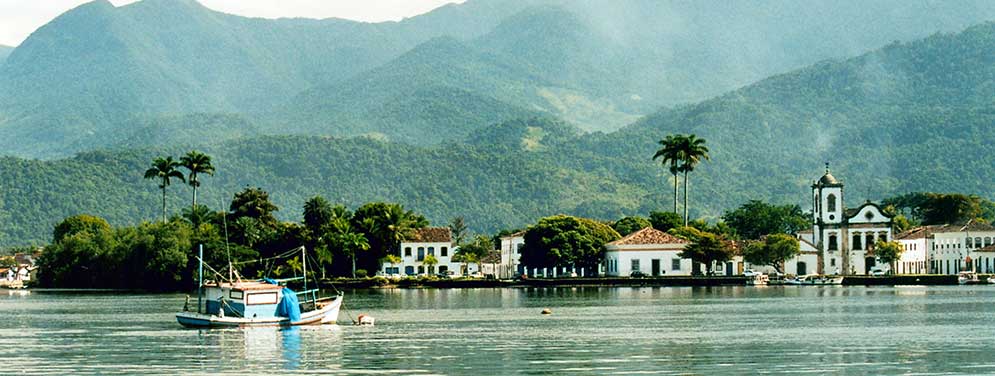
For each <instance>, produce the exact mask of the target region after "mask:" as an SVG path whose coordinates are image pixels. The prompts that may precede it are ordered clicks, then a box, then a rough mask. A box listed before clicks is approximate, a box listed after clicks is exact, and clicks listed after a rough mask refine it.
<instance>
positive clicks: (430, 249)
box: [428, 247, 435, 256]
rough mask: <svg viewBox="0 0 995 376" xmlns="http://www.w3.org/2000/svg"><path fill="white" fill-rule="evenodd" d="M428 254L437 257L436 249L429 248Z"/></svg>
mask: <svg viewBox="0 0 995 376" xmlns="http://www.w3.org/2000/svg"><path fill="white" fill-rule="evenodd" d="M428 254H430V255H432V256H435V247H428Z"/></svg>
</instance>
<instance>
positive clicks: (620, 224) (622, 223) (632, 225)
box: [612, 217, 652, 236]
mask: <svg viewBox="0 0 995 376" xmlns="http://www.w3.org/2000/svg"><path fill="white" fill-rule="evenodd" d="M650 226H652V224H651V223H650V221H649V220H648V219H646V218H643V217H625V218H622V219H619V220H618V221H615V223H613V224H612V228H613V229H615V231H617V232H618V233H619V235H622V236H625V235H629V234H631V233H633V232H636V231H639V230H642V229H644V228H647V227H650Z"/></svg>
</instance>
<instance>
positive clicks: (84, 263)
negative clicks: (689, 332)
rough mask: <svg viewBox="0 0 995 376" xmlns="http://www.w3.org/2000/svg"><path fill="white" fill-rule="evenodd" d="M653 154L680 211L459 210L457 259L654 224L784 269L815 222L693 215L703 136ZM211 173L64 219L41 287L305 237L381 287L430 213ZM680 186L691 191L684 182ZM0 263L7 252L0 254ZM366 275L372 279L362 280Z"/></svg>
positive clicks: (139, 285) (985, 216) (235, 260)
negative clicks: (177, 194)
mask: <svg viewBox="0 0 995 376" xmlns="http://www.w3.org/2000/svg"><path fill="white" fill-rule="evenodd" d="M647 159H652V160H656V161H659V162H661V166H662V168H664V169H665V170H666V171H667V172H668V173H669V174H671V183H672V184H673V187H674V197H673V198H674V203H673V211H664V210H660V211H652V212H650V213H647V215H646V216H626V217H623V218H618V219H616V220H611V221H605V220H600V219H590V218H581V217H575V216H568V215H553V216H549V217H544V218H540V219H538V220H537V222H536V223H534V224H532V225H529V226H526V227H525V228H514V229H506V230H502V231H500V232H498V233H495V234H470V232H469V231H468V229H467V226H466V224H465V221H464V219H463V218H461V217H456V218H452V219H451V220H450V221H449V223H447V224H446V227H448V228H449V230H450V231H451V234H452V242H453V245H454V247H453V249H454V255H453V258H454V261H459V262H463V263H477V264H479V263H481V262H482V261H483V260H485V259H487V258H488V257H493V256H494V252H496V251H495V244H497V243H499V242H498V239H499V238H500V237H502V236H506V235H509V234H512V233H523V234H524V238H525V245H524V248H523V249H522V256H521V263H522V265H524V266H526V267H529V268H554V267H572V268H586V270H598V267H599V265H600V264H601V262H602V259H603V256H604V251H605V250H604V245H605V244H606V243H609V242H611V241H614V240H617V239H619V238H621V237H622V236H624V235H627V234H629V233H632V232H634V231H637V230H640V229H643V228H646V227H653V228H654V229H657V230H660V231H663V232H666V233H668V234H671V235H673V236H675V237H678V238H681V239H685V240H687V241H688V242H689V243H690V244H689V245H688V246H687V247H686V248H685V249H684V251H683V252H682V253H681V257H683V258H688V259H691V260H692V262H694V263H697V264H700V265H703V266H704V268H705V269H706V270H707V272H710V267H711V265H713V263H715V262H721V261H725V260H728V259H730V258H731V257H732V256H733V255H741V256H743V257H744V259H745V260H746V261H747V262H749V263H751V264H754V265H770V266H773V267H775V268H778V267H779V265H780V264H781V263H783V262H784V260H787V259H789V258H791V257H793V256H794V255H795V254H797V253H798V252H799V245H798V240H797V239H796V238H795V237H794V236H793V235H792V234H794V233H796V232H797V231H799V230H802V229H804V228H806V227H808V226H809V225H810V221H809V214H807V213H805V212H803V211H802V209H801V208H800V207H799V206H798V205H791V204H787V205H779V204H772V203H767V202H763V201H760V200H751V201H748V202H746V203H743V204H742V205H741V206H739V207H738V208H736V209H733V210H729V211H726V212H725V213H724V214H723V215H722V216H721V218H720V219H719V220H717V221H713V222H709V221H706V220H704V219H691V218H688V211H687V208H688V207H689V205H690V200H689V197H690V192H689V188H688V181H689V179H690V176H691V173H692V172H693V171H694V170H695V169H696V168H697V167H698V166H699V164H700V163H702V162H704V161H708V160H709V154H708V148H707V147H706V146H705V140H703V139H700V138H697V137H696V136H695V135H670V136H668V137H666V138H664V139H663V140H661V141H660V149H659V150H656V151H655V154H653V155H652V158H647ZM214 172H215V168H214V165H213V163H212V160H211V157H210V156H208V155H206V154H203V153H200V152H197V151H191V152H189V153H187V154H186V155H184V156H182V157H181V158H179V159H178V160H176V159H173V158H172V157H160V158H155V159H154V160H153V161H152V163H151V165H150V167H149V168H148V169H147V170H146V171H145V172H144V178H146V179H149V180H151V181H153V182H154V183H155V184H156V187H157V188H158V189H159V190H160V191H161V196H162V201H161V203H160V204H161V205H160V206H161V218H159V220H157V221H149V222H143V223H140V224H137V225H133V226H122V227H116V228H115V227H112V226H111V225H110V224H109V223H108V222H107V221H106V220H104V219H102V218H100V217H99V216H95V215H90V214H79V215H74V216H70V217H67V218H65V219H64V220H62V221H61V222H60V223H58V224H57V225H56V226H55V227H54V229H53V232H52V240H51V243H50V244H49V245H47V246H45V247H43V248H42V249H41V251H40V255H39V257H38V260H37V266H38V273H37V278H36V279H35V281H34V283H35V285H36V286H40V287H57V288H123V289H142V290H152V291H178V290H187V289H190V288H192V287H194V286H195V283H196V280H195V277H196V275H195V274H194V271H195V270H196V267H195V266H196V263H197V259H196V257H195V255H196V253H195V249H196V248H197V246H198V245H203V247H204V248H205V250H206V252H205V257H204V261H205V262H206V263H207V264H208V265H213V266H216V267H227V266H229V263H230V265H231V267H233V268H237V269H238V270H239V272H240V273H241V275H243V276H245V277H249V278H257V277H262V276H272V277H284V276H291V275H299V274H300V273H301V272H302V270H303V269H304V268H303V264H302V262H303V260H301V259H299V258H294V259H291V260H289V261H288V262H286V263H284V264H282V265H276V264H273V263H271V262H267V260H271V259H273V258H274V256H276V255H279V254H282V253H284V252H285V251H287V250H289V249H292V248H296V247H299V246H302V245H303V246H305V247H306V248H307V249H308V250H309V251H311V254H313V255H314V256H315V257H313V258H311V259H309V260H308V263H309V264H308V267H307V270H308V272H309V273H314V275H313V276H314V277H316V278H321V279H325V280H333V279H336V278H350V279H352V281H354V282H352V283H353V284H358V285H364V284H369V285H371V286H372V285H382V284H386V283H391V282H385V280H384V279H376V278H375V277H374V274H376V271H379V270H382V266H383V265H384V264H393V263H397V262H398V257H399V254H398V252H399V249H398V247H399V245H400V243H401V242H402V241H404V240H406V239H408V238H409V237H410V236H411V235H412V234H413V232H414V231H415V230H417V229H421V228H425V227H428V226H429V225H430V223H429V221H428V220H427V219H426V218H425V217H424V216H423V215H421V214H419V213H416V212H413V211H410V210H407V209H405V208H404V206H403V205H401V204H398V203H389V202H369V203H366V204H362V205H359V206H358V207H356V208H353V209H350V208H348V207H346V206H345V205H343V204H333V203H331V202H329V201H328V200H326V199H325V198H323V197H321V196H314V197H312V198H310V199H309V200H307V201H306V202H305V204H304V206H303V208H302V218H303V220H301V221H300V222H282V221H279V220H277V219H276V218H275V217H274V215H273V213H274V212H276V211H278V210H280V208H278V207H277V206H276V205H275V204H273V203H272V202H271V201H270V199H269V193H268V192H267V191H265V190H263V189H262V188H257V187H246V188H245V189H244V190H242V191H240V192H238V193H236V194H234V196H233V197H232V199H231V201H230V203H229V205H228V207H227V208H221V209H220V210H219V209H218V208H211V207H209V206H207V205H203V204H201V203H198V202H197V190H198V188H199V187H200V186H201V184H202V181H203V180H204V178H205V177H209V176H211V175H213V173H214ZM136 175H137V174H136ZM176 183H182V184H184V185H186V186H188V187H189V189H190V195H191V196H190V197H191V203H190V206H188V207H184V208H181V209H180V211H179V212H178V213H177V212H171V211H170V208H168V207H167V200H166V196H167V195H168V194H169V193H170V191H171V189H172V188H173V186H174V185H175V184H176ZM680 183H683V188H684V189H683V192H680V191H679V190H678V188H679V185H680ZM679 193H683V199H684V200H683V209H684V210H683V213H680V208H679V200H678V197H679ZM882 203H883V207H884V210H885V211H887V212H888V213H889V215H892V216H893V217H892V218H893V221H892V223H893V226H894V231H895V232H896V233H898V232H901V231H904V230H907V229H909V228H912V227H913V226H917V225H928V224H939V223H957V222H962V221H965V220H977V221H986V222H990V221H992V220H995V203H992V202H991V201H989V200H985V199H983V198H979V197H978V196H973V195H964V194H957V193H951V194H944V193H928V192H921V193H909V194H905V195H900V196H896V197H891V198H887V199H885V200H883V202H882ZM679 213H680V214H679ZM681 214H683V215H681ZM876 250H877V255H878V257H879V258H880V259H881V260H882V261H884V262H894V261H895V260H897V259H898V258H899V257H900V254H901V252H902V250H901V247H898V246H897V245H896V244H888V242H883V243H882V244H878V245H876ZM8 251H23V250H22V249H17V248H15V249H11V250H8ZM3 260H4V259H3V258H0V262H2V261H3ZM429 261H430V260H429ZM357 278H358V279H357ZM363 279H369V281H370V282H362V280H363ZM433 279H434V277H432V276H425V277H421V278H408V279H406V280H405V281H404V282H401V283H400V285H436V286H460V285H466V286H475V285H476V284H480V283H484V282H464V283H462V284H460V283H459V282H455V281H440V282H433ZM673 280H674V281H676V279H673ZM355 281H358V282H355ZM612 281H615V280H614V279H603V281H602V282H603V283H604V284H608V285H611V284H618V283H620V282H617V281H616V282H612ZM716 281H717V282H714V283H716V284H721V283H723V282H722V281H721V280H716ZM490 283H492V284H493V283H496V282H490ZM535 283H541V282H535ZM547 283H552V282H547ZM577 283H581V282H577ZM644 283H646V282H644ZM661 283H665V282H661Z"/></svg>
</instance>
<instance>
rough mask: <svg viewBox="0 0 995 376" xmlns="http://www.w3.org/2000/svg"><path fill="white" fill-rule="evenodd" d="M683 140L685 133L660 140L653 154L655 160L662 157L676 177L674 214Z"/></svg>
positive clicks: (662, 160)
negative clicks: (658, 147) (658, 146)
mask: <svg viewBox="0 0 995 376" xmlns="http://www.w3.org/2000/svg"><path fill="white" fill-rule="evenodd" d="M683 142H684V136H683V135H669V136H667V137H666V138H664V139H662V140H660V141H659V142H658V143H659V144H660V149H658V150H657V151H656V153H655V154H653V160H656V159H657V158H660V163H661V164H663V166H665V167H667V170H668V171H670V174H671V175H673V177H674V214H677V186H678V179H677V174H678V173H680V172H681V168H680V163H681V162H682V161H681V157H680V154H679V153H680V147H681V144H682V143H683ZM661 231H666V230H661Z"/></svg>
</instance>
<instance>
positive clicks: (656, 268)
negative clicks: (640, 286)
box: [650, 259, 660, 277]
mask: <svg viewBox="0 0 995 376" xmlns="http://www.w3.org/2000/svg"><path fill="white" fill-rule="evenodd" d="M650 271H651V272H652V273H653V276H654V277H656V276H658V275H660V259H653V261H651V262H650Z"/></svg>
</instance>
